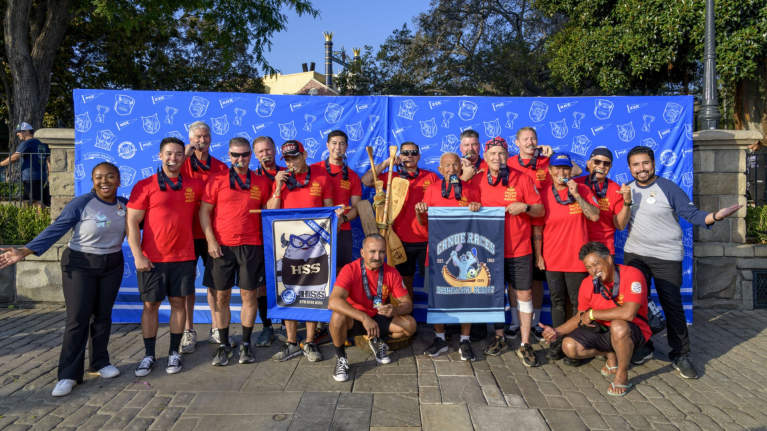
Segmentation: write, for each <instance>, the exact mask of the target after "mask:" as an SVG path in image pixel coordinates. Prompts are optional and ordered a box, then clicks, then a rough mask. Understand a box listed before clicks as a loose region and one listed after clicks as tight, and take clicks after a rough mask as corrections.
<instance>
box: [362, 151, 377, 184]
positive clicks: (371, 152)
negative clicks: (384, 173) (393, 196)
mask: <svg viewBox="0 0 767 431" xmlns="http://www.w3.org/2000/svg"><path fill="white" fill-rule="evenodd" d="M365 149H366V150H367V151H368V158H369V159H370V170H371V171H372V172H373V182H376V181H378V174H377V173H376V162H375V160H374V159H373V147H366V148H365ZM376 191H380V190H376Z"/></svg>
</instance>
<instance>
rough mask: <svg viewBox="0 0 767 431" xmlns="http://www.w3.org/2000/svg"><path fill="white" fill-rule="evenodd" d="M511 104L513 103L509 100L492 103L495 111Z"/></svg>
mask: <svg viewBox="0 0 767 431" xmlns="http://www.w3.org/2000/svg"><path fill="white" fill-rule="evenodd" d="M509 104H511V102H510V101H507V102H495V103H493V104H492V105H493V111H497V110H499V109H501V108H503V107H504V106H506V105H509Z"/></svg>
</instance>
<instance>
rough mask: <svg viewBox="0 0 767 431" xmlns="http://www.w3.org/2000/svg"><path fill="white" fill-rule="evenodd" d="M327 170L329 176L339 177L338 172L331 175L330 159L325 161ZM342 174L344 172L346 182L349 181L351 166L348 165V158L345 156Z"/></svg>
mask: <svg viewBox="0 0 767 431" xmlns="http://www.w3.org/2000/svg"><path fill="white" fill-rule="evenodd" d="M325 170H326V171H328V175H330V176H331V177H335V176H336V175H338V172H336V173H335V174H331V173H330V157H328V158H327V159H325ZM341 172H343V175H344V176H343V178H344V181H349V165H347V164H346V156H344V167H343V168H341Z"/></svg>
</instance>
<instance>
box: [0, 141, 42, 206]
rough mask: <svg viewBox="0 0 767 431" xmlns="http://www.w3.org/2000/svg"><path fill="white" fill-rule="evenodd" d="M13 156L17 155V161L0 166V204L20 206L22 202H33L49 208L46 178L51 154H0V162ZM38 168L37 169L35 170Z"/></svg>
mask: <svg viewBox="0 0 767 431" xmlns="http://www.w3.org/2000/svg"><path fill="white" fill-rule="evenodd" d="M14 154H18V155H19V158H18V160H17V161H15V162H11V163H10V164H9V165H7V166H0V203H3V204H15V205H20V204H21V203H22V202H25V201H30V200H33V201H42V202H43V204H44V205H45V206H50V205H51V195H50V190H49V182H48V177H49V172H50V155H51V154H50V153H16V152H0V161H3V160H6V159H8V158H9V157H11V156H13V155H14ZM33 164H37V166H33ZM38 166H39V169H36V168H37V167H38ZM24 177H26V178H24ZM31 198H34V199H31Z"/></svg>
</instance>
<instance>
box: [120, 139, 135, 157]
mask: <svg viewBox="0 0 767 431" xmlns="http://www.w3.org/2000/svg"><path fill="white" fill-rule="evenodd" d="M117 155H118V156H120V157H122V158H123V159H132V158H133V156H135V155H136V146H135V145H133V143H132V142H128V141H125V142H123V143H121V144H120V145H118V146H117Z"/></svg>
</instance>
